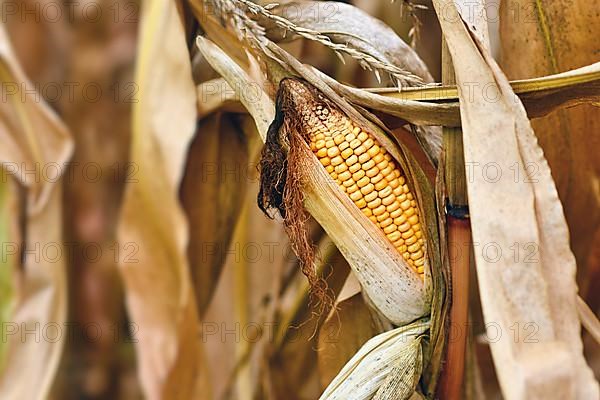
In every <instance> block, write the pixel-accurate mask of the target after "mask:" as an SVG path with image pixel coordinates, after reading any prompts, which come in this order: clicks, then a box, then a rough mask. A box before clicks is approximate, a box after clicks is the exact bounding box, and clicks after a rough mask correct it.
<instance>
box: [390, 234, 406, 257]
mask: <svg viewBox="0 0 600 400" xmlns="http://www.w3.org/2000/svg"><path fill="white" fill-rule="evenodd" d="M396 232H398V231H396ZM396 232H394V233H396ZM394 233H392V235H393V234H394ZM392 244H393V245H394V247H395V248H396V249H397V250H398V252H400V253H401V251H400V247H402V246H404V239H398V240H396V241H394V242H392Z"/></svg>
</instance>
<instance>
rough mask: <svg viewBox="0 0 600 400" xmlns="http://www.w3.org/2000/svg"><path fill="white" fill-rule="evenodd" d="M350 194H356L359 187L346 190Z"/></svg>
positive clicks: (353, 186) (354, 186)
mask: <svg viewBox="0 0 600 400" xmlns="http://www.w3.org/2000/svg"><path fill="white" fill-rule="evenodd" d="M346 190H347V192H348V193H354V192H356V191H357V190H358V186H356V184H354V185H352V186H350V187H348V189H346Z"/></svg>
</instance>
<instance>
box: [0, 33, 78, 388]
mask: <svg viewBox="0 0 600 400" xmlns="http://www.w3.org/2000/svg"><path fill="white" fill-rule="evenodd" d="M0 80H1V81H2V84H3V89H4V90H3V95H4V96H6V100H5V101H2V104H1V106H0V139H1V141H2V144H3V145H2V146H0V162H1V163H2V165H3V170H2V171H3V172H4V171H6V172H7V173H8V174H10V175H11V176H12V177H11V178H10V181H12V178H14V179H15V180H16V181H18V182H19V183H21V184H22V185H23V186H24V187H25V188H26V189H27V205H26V208H25V210H26V211H25V216H26V220H25V227H24V234H25V236H24V240H23V242H24V243H25V245H26V247H25V248H23V247H22V246H21V244H22V243H21V241H20V240H19V239H18V238H10V239H9V240H8V242H7V243H4V244H3V246H11V248H12V250H11V252H14V253H13V254H11V257H12V258H13V259H14V260H15V261H14V263H15V264H20V263H21V259H20V254H21V253H20V252H21V251H24V250H28V251H27V252H25V253H24V254H25V260H24V262H23V264H22V266H21V268H20V269H19V276H18V277H17V282H18V284H17V287H16V298H15V308H14V311H13V313H12V315H11V317H10V321H9V322H8V323H9V324H10V326H11V327H13V328H15V332H14V334H11V335H10V336H9V337H8V343H7V346H8V353H7V358H6V360H5V361H6V368H5V369H4V370H3V371H2V375H1V376H0V392H1V393H3V398H6V399H15V400H17V399H25V398H27V399H44V398H46V396H47V395H48V392H49V390H50V386H51V385H52V382H53V379H54V375H55V373H56V369H57V366H58V362H59V360H60V356H61V352H62V348H63V344H64V341H65V336H64V335H59V336H58V338H56V337H55V336H52V338H53V340H39V339H38V340H36V339H35V338H36V337H37V338H39V337H40V336H41V334H42V331H40V330H41V329H54V331H52V333H48V335H50V334H53V335H56V332H57V329H62V328H63V327H64V324H65V321H66V312H67V303H66V300H67V293H66V290H67V277H66V270H65V257H64V256H63V255H64V254H65V253H64V248H63V246H62V224H61V223H62V206H61V197H62V190H61V189H62V188H61V185H60V183H61V179H60V178H61V173H62V172H64V169H65V167H66V163H67V160H68V158H69V156H70V154H71V151H72V148H73V143H72V140H71V138H70V136H69V133H68V131H67V129H66V128H65V126H64V125H63V124H62V122H61V121H60V120H59V119H58V117H57V116H56V115H55V114H54V113H53V112H52V111H51V110H50V108H49V107H48V106H47V105H46V104H45V103H44V102H43V101H42V100H41V97H40V96H39V94H37V93H36V91H35V90H34V88H33V85H32V84H31V83H30V82H29V81H28V79H27V78H26V77H25V74H24V73H23V71H22V69H21V67H20V65H19V63H18V61H17V60H16V57H15V56H14V53H13V51H12V49H11V46H10V43H9V40H8V37H7V35H6V32H5V31H4V26H2V27H0ZM10 93H12V94H10ZM49 166H50V167H51V168H54V169H53V170H52V171H53V173H51V175H45V174H46V173H47V171H48V169H47V168H48V167H49ZM25 171H28V173H27V174H26V173H25ZM32 171H35V172H34V173H32ZM6 179H9V178H7V176H6V175H4V174H3V182H6ZM3 184H4V183H3ZM6 249H8V247H6ZM44 249H46V250H48V249H52V250H53V251H54V253H44V252H43V251H45V250H44ZM4 251H5V250H4V249H3V254H4V255H9V254H8V250H6V251H7V252H6V253H4ZM48 251H50V250H48ZM48 254H52V256H50V255H48ZM51 257H52V259H50V258H51ZM22 329H27V330H30V331H31V332H34V334H32V335H35V336H31V339H27V340H22V336H21V334H22V333H23V332H21V331H20V330H22ZM5 332H8V328H7V329H6V331H5ZM43 332H45V331H43ZM59 332H60V331H59ZM32 382H35V383H36V384H35V385H32Z"/></svg>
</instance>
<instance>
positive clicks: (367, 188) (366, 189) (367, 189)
mask: <svg viewBox="0 0 600 400" xmlns="http://www.w3.org/2000/svg"><path fill="white" fill-rule="evenodd" d="M373 189H374V187H373V184H372V183H370V182H369V184H368V185H367V186H365V187H362V188H360V191H361V192H362V194H369V193H371V192H372V191H373Z"/></svg>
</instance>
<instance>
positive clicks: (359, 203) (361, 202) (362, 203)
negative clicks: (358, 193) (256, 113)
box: [354, 199, 367, 208]
mask: <svg viewBox="0 0 600 400" xmlns="http://www.w3.org/2000/svg"><path fill="white" fill-rule="evenodd" d="M354 204H356V206H357V207H358V208H364V207H365V206H366V205H367V202H366V201H365V199H360V200H358V201H355V202H354Z"/></svg>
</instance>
